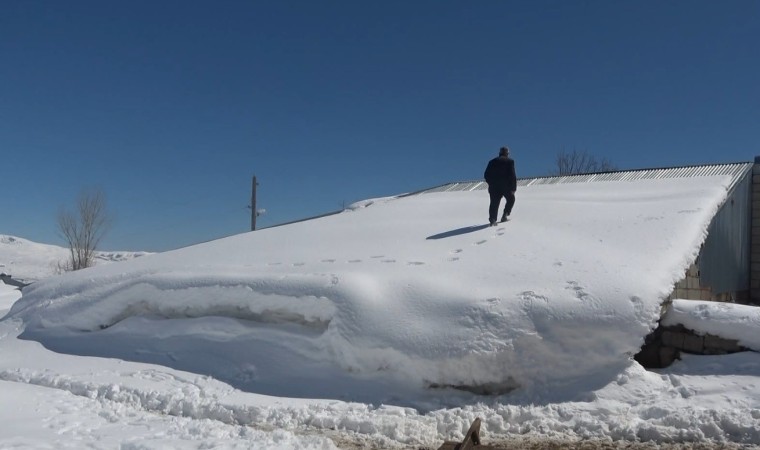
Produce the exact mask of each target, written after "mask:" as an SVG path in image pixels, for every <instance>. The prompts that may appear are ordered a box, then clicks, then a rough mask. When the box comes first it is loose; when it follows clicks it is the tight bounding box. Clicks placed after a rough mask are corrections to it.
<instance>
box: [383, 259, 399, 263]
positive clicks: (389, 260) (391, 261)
mask: <svg viewBox="0 0 760 450" xmlns="http://www.w3.org/2000/svg"><path fill="white" fill-rule="evenodd" d="M381 262H384V263H395V262H396V260H395V259H384V260H382V261H381Z"/></svg>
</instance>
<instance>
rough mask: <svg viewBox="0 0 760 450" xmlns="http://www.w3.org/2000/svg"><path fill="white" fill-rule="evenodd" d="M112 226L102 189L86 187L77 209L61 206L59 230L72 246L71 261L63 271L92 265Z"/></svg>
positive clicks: (64, 266) (70, 250) (70, 247)
mask: <svg viewBox="0 0 760 450" xmlns="http://www.w3.org/2000/svg"><path fill="white" fill-rule="evenodd" d="M110 226H111V217H110V215H109V214H108V212H107V211H106V196H105V194H104V193H103V191H102V190H100V189H88V190H83V191H82V192H81V193H80V194H79V197H78V198H77V204H76V210H75V211H73V212H72V211H69V210H66V209H61V211H60V212H59V213H58V230H59V232H60V233H61V236H62V237H63V238H64V239H65V240H66V242H67V243H68V246H69V260H68V261H67V262H66V263H65V264H64V265H63V267H61V268H62V269H63V270H66V271H70V270H79V269H84V268H87V267H90V266H92V265H93V263H94V261H95V249H96V248H97V247H98V244H100V240H101V239H102V238H103V236H104V235H105V234H106V232H107V231H108V229H109V228H110Z"/></svg>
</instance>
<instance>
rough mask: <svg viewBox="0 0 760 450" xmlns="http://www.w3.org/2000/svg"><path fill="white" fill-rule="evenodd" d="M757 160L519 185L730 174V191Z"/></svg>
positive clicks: (475, 185) (457, 186) (467, 184)
mask: <svg viewBox="0 0 760 450" xmlns="http://www.w3.org/2000/svg"><path fill="white" fill-rule="evenodd" d="M752 166H753V163H751V162H745V163H731V164H711V165H702V166H686V167H670V168H659V169H638V170H621V171H617V172H602V173H587V174H580V175H564V176H550V177H537V178H520V179H518V180H517V185H518V186H534V185H541V184H564V183H594V182H600V181H638V180H654V179H661V178H690V177H706V176H715V175H728V176H730V177H731V178H732V180H731V183H730V185H729V190H731V188H733V186H734V185H735V184H736V183H737V182H738V181H739V180H741V179H742V178H743V177H744V175H745V174H747V173H748V172H749V171H750V170H751V169H752ZM487 188H488V185H487V184H486V183H485V181H480V180H478V181H457V182H453V183H447V184H444V185H441V186H436V187H433V188H430V189H424V190H422V191H419V192H416V194H427V193H432V192H451V191H474V190H482V189H487Z"/></svg>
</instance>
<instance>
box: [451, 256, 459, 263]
mask: <svg viewBox="0 0 760 450" xmlns="http://www.w3.org/2000/svg"><path fill="white" fill-rule="evenodd" d="M449 261H451V262H454V261H459V258H458V257H456V256H454V257H452V258H449Z"/></svg>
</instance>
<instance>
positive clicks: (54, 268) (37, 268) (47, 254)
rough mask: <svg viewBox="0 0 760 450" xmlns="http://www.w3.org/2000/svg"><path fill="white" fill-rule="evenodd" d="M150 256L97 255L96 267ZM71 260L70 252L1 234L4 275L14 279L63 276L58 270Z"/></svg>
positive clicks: (133, 253) (134, 254)
mask: <svg viewBox="0 0 760 450" xmlns="http://www.w3.org/2000/svg"><path fill="white" fill-rule="evenodd" d="M146 254H148V253H147V252H101V251H99V252H96V255H95V257H96V259H95V263H96V264H102V263H105V262H118V261H125V260H128V259H133V258H136V257H138V256H143V255H146ZM67 258H68V249H66V248H64V247H59V246H57V245H48V244H40V243H37V242H32V241H29V240H26V239H23V238H20V237H16V236H9V235H3V234H0V273H7V274H9V275H12V276H13V278H18V279H21V280H25V281H27V282H29V281H35V280H39V279H42V278H46V277H49V276H52V275H56V274H58V273H59V270H58V267H59V265H60V264H61V263H63V262H65V261H66V259H67Z"/></svg>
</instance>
